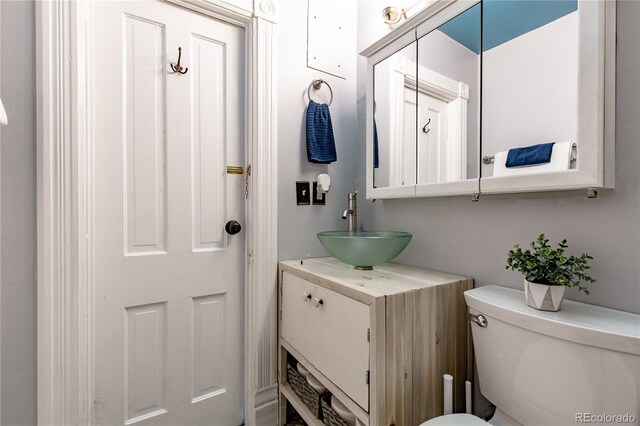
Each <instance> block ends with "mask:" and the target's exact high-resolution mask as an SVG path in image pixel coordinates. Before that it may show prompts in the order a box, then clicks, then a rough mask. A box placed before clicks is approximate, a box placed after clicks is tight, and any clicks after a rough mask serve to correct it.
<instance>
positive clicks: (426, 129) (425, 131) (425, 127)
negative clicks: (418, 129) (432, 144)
mask: <svg viewBox="0 0 640 426" xmlns="http://www.w3.org/2000/svg"><path fill="white" fill-rule="evenodd" d="M429 123H431V119H429V121H427V124H425V125H424V127H423V128H422V132H423V133H427V134H428V133H429V132H430V131H431V129H430V128H428V127H427V126H428V125H429Z"/></svg>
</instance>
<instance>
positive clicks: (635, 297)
mask: <svg viewBox="0 0 640 426" xmlns="http://www.w3.org/2000/svg"><path fill="white" fill-rule="evenodd" d="M363 4H364V5H365V7H362V5H363ZM370 4H371V3H370V2H366V1H365V2H361V7H360V9H359V15H360V22H359V28H360V31H359V34H358V36H359V39H358V44H359V46H358V47H359V48H364V47H366V45H367V44H369V43H371V42H372V41H374V40H375V39H376V38H377V37H379V36H380V30H378V31H377V32H376V30H375V29H374V30H371V28H375V24H376V23H378V22H380V19H379V17H378V16H375V14H374V16H375V18H374V16H370V14H371V11H370V10H369V9H370V8H369V7H367V6H370ZM617 17H618V56H617V110H616V111H617V117H616V189H615V190H614V191H600V195H599V196H598V198H597V199H587V198H586V196H585V193H579V194H575V193H572V194H567V193H564V194H553V193H547V194H539V195H517V194H516V195H503V196H482V197H481V199H480V201H479V202H478V203H473V202H471V197H456V198H436V199H427V198H423V199H413V200H378V201H376V202H375V203H371V202H366V203H361V206H362V207H363V209H362V210H361V212H360V215H361V217H362V221H363V225H364V226H365V227H366V228H367V229H385V230H392V229H393V230H404V231H409V232H412V233H413V234H414V238H413V241H412V242H411V244H410V245H409V247H408V248H407V249H406V250H405V251H404V253H402V254H401V255H400V256H399V257H398V258H397V261H398V262H400V263H405V264H410V265H416V266H422V267H426V268H433V269H439V270H445V271H450V272H455V273H460V274H466V275H469V276H471V277H474V278H475V280H476V285H478V286H482V285H486V284H499V285H504V286H509V287H515V288H521V286H522V277H521V276H520V275H519V274H518V273H517V272H511V271H506V270H505V269H504V259H505V257H506V253H507V251H508V250H509V249H510V248H511V247H512V246H513V244H514V243H517V242H518V243H528V242H529V241H531V240H532V239H534V238H535V236H536V235H537V234H538V233H540V232H545V233H547V235H548V236H549V237H551V239H552V240H560V239H562V238H567V239H568V240H569V244H570V246H571V248H570V250H571V249H573V250H575V251H576V252H577V253H579V252H582V251H587V252H589V253H590V254H592V255H593V256H594V257H595V261H594V262H593V269H592V272H593V275H594V276H595V277H597V278H598V279H599V282H598V283H597V284H596V285H594V286H593V289H592V291H591V295H589V296H585V295H583V294H579V293H578V292H577V290H576V289H570V290H569V291H568V292H567V298H569V299H575V300H581V301H584V302H588V303H593V304H596V305H602V306H606V307H610V308H615V309H620V310H624V311H630V312H637V313H640V165H639V162H640V123H639V119H638V117H640V89H639V87H640V77H639V76H640V42H639V40H640V30H639V29H640V2H636V1H630V0H622V1H619V2H618V13H617ZM372 18H374V19H376V21H375V22H374V21H370V22H374V24H369V25H365V23H364V22H363V20H365V19H372ZM367 29H369V34H367V31H366V30H367ZM361 63H362V61H360V63H359V66H358V82H359V84H358V86H359V87H358V105H359V108H358V112H359V122H360V123H363V122H364V119H365V117H364V109H363V107H362V105H363V103H364V96H365V93H364V87H363V86H362V85H361V84H360V82H361V81H362V80H364V78H365V72H366V70H365V68H364V67H363V66H361ZM358 137H359V143H358V147H359V149H358V151H359V152H358V158H359V160H358V161H359V168H358V183H359V186H360V190H361V191H364V173H365V167H364V161H363V160H362V158H363V157H364V146H365V145H364V143H365V142H364V138H363V131H362V129H359V132H358Z"/></svg>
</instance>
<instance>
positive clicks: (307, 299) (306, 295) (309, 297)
mask: <svg viewBox="0 0 640 426" xmlns="http://www.w3.org/2000/svg"><path fill="white" fill-rule="evenodd" d="M309 300H311V295H310V294H309V293H302V301H303V302H307V301H309Z"/></svg>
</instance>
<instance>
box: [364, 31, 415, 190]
mask: <svg viewBox="0 0 640 426" xmlns="http://www.w3.org/2000/svg"><path fill="white" fill-rule="evenodd" d="M416 57H417V51H416V43H415V42H413V43H411V44H410V45H409V46H407V47H405V48H404V49H401V50H399V51H398V52H396V53H395V54H393V55H391V56H389V57H388V58H386V59H384V60H383V61H381V62H379V63H377V64H376V65H375V67H374V108H373V109H374V113H373V114H374V118H373V126H374V132H373V134H374V136H373V139H374V140H373V151H374V153H373V180H374V187H377V188H384V187H396V186H413V185H415V184H416V137H417V133H416V94H415V81H416Z"/></svg>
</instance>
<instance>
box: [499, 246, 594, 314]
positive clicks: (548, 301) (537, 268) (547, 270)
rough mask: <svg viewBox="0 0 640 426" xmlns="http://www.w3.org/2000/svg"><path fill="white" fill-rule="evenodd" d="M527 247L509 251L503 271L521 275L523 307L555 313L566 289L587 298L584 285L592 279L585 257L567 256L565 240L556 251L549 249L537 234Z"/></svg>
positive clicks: (583, 255)
mask: <svg viewBox="0 0 640 426" xmlns="http://www.w3.org/2000/svg"><path fill="white" fill-rule="evenodd" d="M529 246H530V247H531V249H527V250H522V248H520V245H519V244H516V245H515V246H514V247H513V250H509V254H508V256H507V266H506V267H505V268H506V269H511V270H512V271H516V270H517V271H518V272H520V273H521V274H522V275H524V294H525V298H526V300H527V305H529V306H531V307H532V308H535V309H539V310H542V311H554V312H555V311H559V310H560V308H561V307H562V300H563V299H564V291H565V289H566V288H567V287H574V286H575V287H578V289H579V290H580V291H583V292H585V293H586V294H589V289H588V288H587V287H586V285H588V284H592V283H595V282H596V279H595V278H593V277H592V276H590V275H588V271H589V269H590V266H589V260H592V259H593V257H592V256H590V255H589V254H587V253H582V254H581V255H580V256H567V255H566V254H565V249H566V248H568V247H569V246H568V245H567V240H562V241H560V242H559V243H558V248H555V249H554V248H553V247H551V246H550V245H549V240H548V239H547V238H546V237H545V235H544V234H540V235H539V236H538V238H537V239H536V240H535V241H532V242H531V243H530V244H529Z"/></svg>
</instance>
